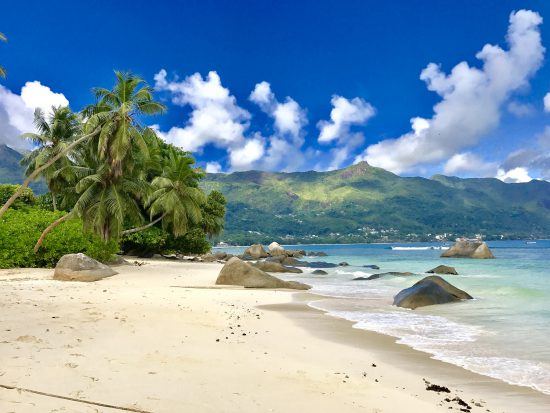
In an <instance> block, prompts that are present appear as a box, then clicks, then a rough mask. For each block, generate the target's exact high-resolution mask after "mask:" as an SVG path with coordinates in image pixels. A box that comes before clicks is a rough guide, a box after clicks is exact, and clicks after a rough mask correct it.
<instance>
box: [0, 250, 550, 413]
mask: <svg viewBox="0 0 550 413" xmlns="http://www.w3.org/2000/svg"><path fill="white" fill-rule="evenodd" d="M140 261H141V262H145V264H144V265H142V266H135V265H125V266H119V267H116V270H117V271H118V272H119V274H118V275H115V276H113V277H110V278H107V279H104V280H101V281H98V282H92V283H78V282H61V281H54V280H52V276H53V270H48V269H15V270H0V285H1V288H2V290H3V293H2V296H1V298H0V313H1V314H2V316H1V317H0V412H6V413H7V412H17V413H23V412H117V411H133V412H316V413H318V412H339V413H343V412H412V413H414V412H423V413H424V412H443V411H460V408H461V406H460V405H459V404H458V403H457V401H456V400H453V399H455V397H456V396H458V397H460V398H461V399H462V400H464V401H465V402H467V403H468V404H470V406H471V407H472V409H471V411H472V412H477V411H479V412H485V411H490V412H510V413H513V412H518V411H521V412H544V411H548V406H550V397H548V396H544V395H543V394H541V393H538V392H536V391H534V390H530V389H527V388H522V387H517V386H511V385H507V384H504V383H502V382H499V381H497V380H494V379H490V378H487V377H483V376H480V375H477V374H474V373H470V372H468V371H466V370H462V369H461V368H459V367H456V366H452V365H450V364H446V363H442V362H438V361H435V360H432V359H430V358H429V356H428V355H427V354H424V353H420V352H417V351H414V350H411V349H409V348H408V347H406V346H403V345H398V344H395V340H394V339H393V338H391V337H387V336H383V335H379V334H374V333H369V332H366V331H362V330H356V329H353V328H351V323H349V322H347V321H344V320H339V319H335V318H332V317H329V316H326V315H324V314H323V313H321V312H319V311H316V310H312V309H309V308H308V307H307V306H306V305H305V303H306V302H307V301H308V300H310V299H311V298H312V295H311V294H308V293H303V292H292V291H288V290H258V289H244V288H235V287H220V286H215V285H214V282H215V279H216V277H217V274H218V272H219V270H220V269H221V267H222V265H221V264H217V263H213V264H206V263H184V262H177V261H169V260H158V261H157V260H140ZM424 379H426V380H428V381H429V382H431V383H435V384H438V385H443V386H447V387H448V388H449V389H450V391H451V393H448V394H447V393H436V392H433V391H427V390H426V389H425V383H424ZM446 398H447V399H449V400H450V401H449V402H448V401H445V399H446ZM451 407H452V410H449V409H450V408H451Z"/></svg>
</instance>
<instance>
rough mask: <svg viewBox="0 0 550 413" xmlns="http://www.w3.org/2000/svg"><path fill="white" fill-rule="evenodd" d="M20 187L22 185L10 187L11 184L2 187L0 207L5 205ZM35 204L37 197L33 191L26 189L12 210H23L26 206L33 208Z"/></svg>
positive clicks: (0, 186)
mask: <svg viewBox="0 0 550 413" xmlns="http://www.w3.org/2000/svg"><path fill="white" fill-rule="evenodd" d="M19 186H20V185H10V184H3V185H0V205H3V204H5V203H6V201H7V200H8V199H9V198H10V197H11V196H12V195H13V194H14V193H15V191H17V189H18V188H19ZM35 203H36V197H35V196H34V193H33V192H32V189H30V188H25V189H24V190H23V193H22V194H21V195H20V196H19V198H18V199H17V200H16V201H15V202H14V204H13V205H12V208H14V209H17V208H22V207H26V206H32V205H34V204H35Z"/></svg>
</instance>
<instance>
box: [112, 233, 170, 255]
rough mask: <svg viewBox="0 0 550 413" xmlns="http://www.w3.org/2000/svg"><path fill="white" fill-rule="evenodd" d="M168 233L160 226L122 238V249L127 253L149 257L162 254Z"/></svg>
mask: <svg viewBox="0 0 550 413" xmlns="http://www.w3.org/2000/svg"><path fill="white" fill-rule="evenodd" d="M167 239H168V234H167V233H166V232H165V231H163V230H162V229H160V228H157V227H152V228H148V229H146V230H143V231H140V232H136V233H134V234H130V235H125V236H124V237H123V238H122V250H123V251H124V253H125V254H132V255H138V256H140V257H148V256H151V255H153V254H161V253H163V252H164V250H165V247H166V240H167Z"/></svg>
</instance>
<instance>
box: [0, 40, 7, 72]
mask: <svg viewBox="0 0 550 413" xmlns="http://www.w3.org/2000/svg"><path fill="white" fill-rule="evenodd" d="M0 41H2V42H7V41H8V38H7V37H6V35H5V34H4V33H0ZM6 74H7V72H6V69H4V67H3V66H0V77H6Z"/></svg>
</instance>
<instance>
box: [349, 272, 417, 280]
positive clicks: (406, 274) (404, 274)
mask: <svg viewBox="0 0 550 413" xmlns="http://www.w3.org/2000/svg"><path fill="white" fill-rule="evenodd" d="M411 275H414V274H413V273H412V272H397V271H390V272H381V273H378V274H372V275H369V276H368V277H356V278H353V279H352V281H365V280H369V281H370V280H377V279H378V278H382V277H386V276H393V277H410V276H411Z"/></svg>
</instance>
